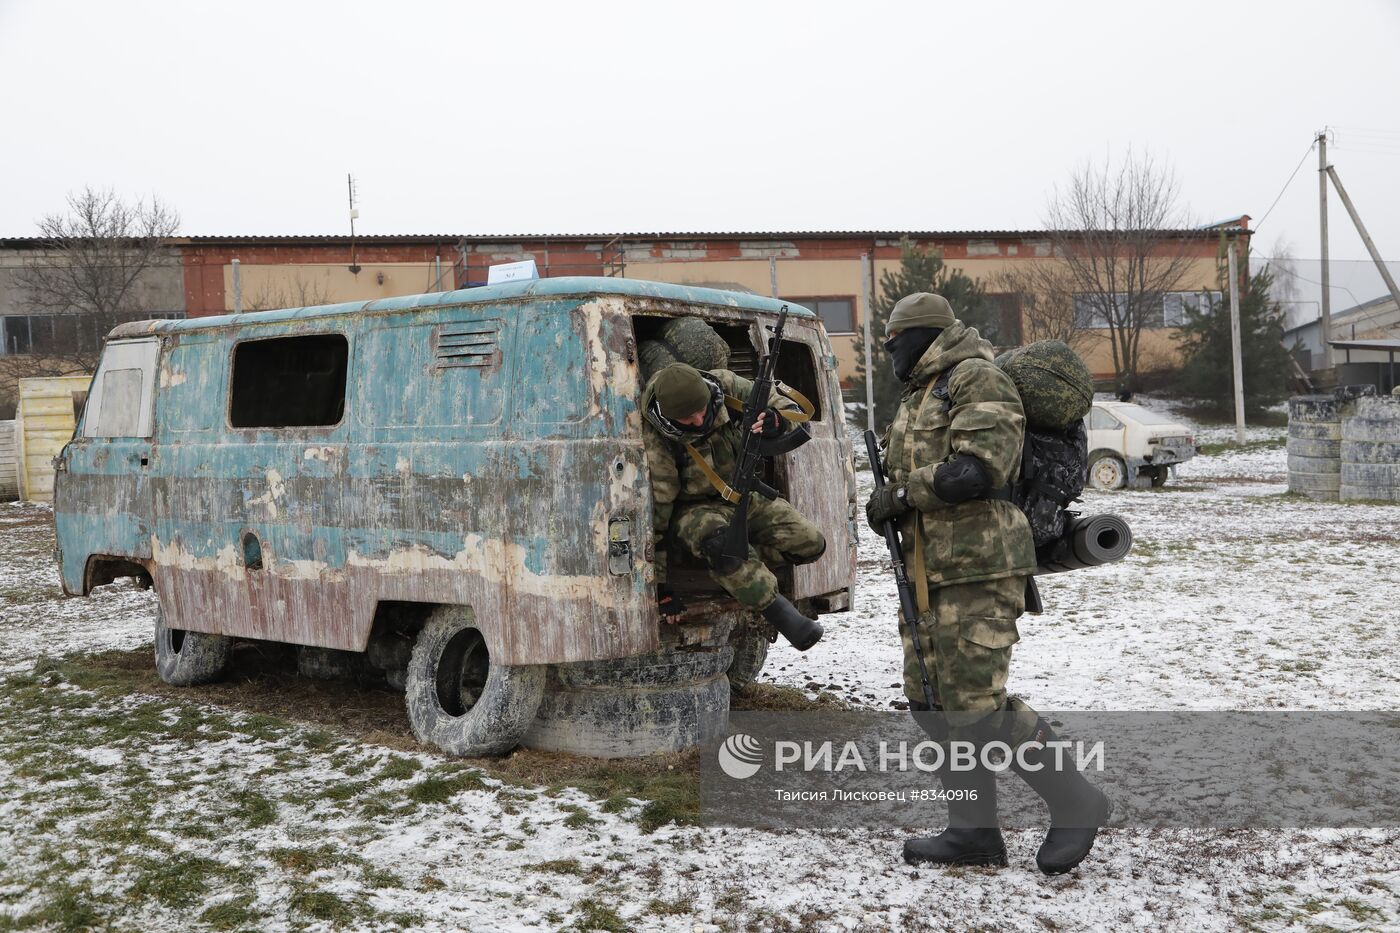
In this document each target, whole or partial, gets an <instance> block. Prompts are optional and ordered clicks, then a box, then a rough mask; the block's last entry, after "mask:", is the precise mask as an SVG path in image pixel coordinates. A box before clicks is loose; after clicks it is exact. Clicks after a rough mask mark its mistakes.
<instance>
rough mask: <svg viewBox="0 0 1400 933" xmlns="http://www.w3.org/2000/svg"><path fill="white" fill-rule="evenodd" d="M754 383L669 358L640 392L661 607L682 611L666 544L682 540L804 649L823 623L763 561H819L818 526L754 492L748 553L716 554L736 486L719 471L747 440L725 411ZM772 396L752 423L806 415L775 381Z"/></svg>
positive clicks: (730, 465)
mask: <svg viewBox="0 0 1400 933" xmlns="http://www.w3.org/2000/svg"><path fill="white" fill-rule="evenodd" d="M752 389H753V383H752V382H750V381H749V380H747V379H744V378H743V377H741V376H737V375H735V374H734V373H732V372H729V371H728V370H725V369H719V370H715V371H714V372H701V371H700V370H698V369H696V368H694V367H693V366H688V365H686V364H685V363H673V364H671V365H670V366H667V367H665V368H664V369H662V370H660V371H659V372H657V373H656V375H654V376H652V377H651V379H650V380H649V381H648V382H647V385H646V389H645V390H644V391H643V392H642V411H643V413H644V414H645V416H646V427H645V430H644V431H643V437H644V440H645V442H646V452H647V466H648V467H649V468H650V470H651V489H652V510H653V516H654V527H653V543H654V547H655V553H656V582H657V594H658V598H659V600H660V603H661V614H662V616H663V617H668V618H671V619H674V618H676V617H677V616H679V615H680V614H681V613H682V612H683V611H684V605H683V603H682V601H681V599H680V597H679V596H678V595H677V594H676V593H675V592H674V591H673V590H672V589H671V587H670V586H668V585H667V583H666V565H667V550H668V548H684V549H685V550H686V551H688V552H690V553H691V554H693V555H695V556H696V557H698V558H700V559H701V560H703V561H705V563H706V565H707V566H708V567H709V570H710V577H711V578H712V579H713V580H714V581H715V582H716V583H718V584H719V585H720V586H722V587H724V589H725V591H726V592H728V593H729V594H730V595H731V596H733V597H734V598H735V599H737V600H738V601H739V603H740V604H741V605H743V606H745V607H747V608H749V609H754V610H757V611H758V612H759V613H761V614H762V615H763V617H764V618H765V619H767V620H768V621H769V622H770V623H772V624H773V627H774V628H776V629H777V630H778V631H779V632H781V633H782V634H783V636H784V637H785V638H787V640H788V641H790V642H792V645H793V647H795V648H797V650H799V651H806V650H807V649H808V648H810V647H812V646H813V645H815V644H816V643H817V641H818V639H820V638H821V637H822V627H821V626H820V625H818V624H817V623H816V622H815V621H813V620H811V619H808V618H807V617H805V616H803V615H802V614H801V613H800V612H798V611H797V607H795V606H794V605H793V604H792V603H791V602H790V601H789V600H788V599H787V598H786V597H784V596H783V595H782V594H781V593H779V592H778V581H777V578H776V577H774V576H773V571H772V570H770V569H769V568H768V565H774V566H776V565H779V564H783V563H790V564H808V563H811V562H812V561H815V560H817V559H818V558H820V557H821V556H822V554H823V553H824V552H825V551H826V538H825V537H823V536H822V533H821V531H820V530H819V529H818V528H817V527H816V526H815V525H813V524H812V523H811V522H810V521H808V520H807V519H806V518H804V517H803V516H802V515H801V513H799V512H798V511H797V510H796V509H794V508H793V507H792V506H791V505H790V504H789V503H788V502H787V500H785V499H773V500H772V501H769V500H767V499H764V498H763V497H762V496H760V495H758V494H757V493H755V494H754V495H753V498H752V500H751V501H750V504H749V536H750V538H749V540H750V545H749V555H748V559H747V560H737V561H736V560H731V559H728V558H726V557H725V556H724V555H723V554H722V553H721V550H722V546H723V539H724V532H725V529H726V528H728V527H729V521H730V518H731V517H732V516H733V514H734V507H733V505H731V504H730V502H731V501H733V499H732V498H731V497H733V496H734V495H735V494H734V492H733V490H731V489H730V488H729V486H728V484H727V483H726V482H725V481H724V479H723V477H725V476H730V475H732V474H733V470H734V463H735V461H736V460H737V459H738V456H739V453H740V452H741V451H742V449H743V445H744V440H743V438H742V437H741V436H740V425H739V422H738V421H737V420H735V419H734V418H731V417H730V414H729V412H730V410H731V409H733V410H737V411H742V410H743V406H744V403H745V402H746V401H747V400H748V397H749V393H750V392H751V391H752ZM768 405H769V407H768V409H767V410H766V411H764V413H763V418H762V419H760V420H759V421H758V423H756V424H755V425H754V426H753V431H754V432H755V433H761V434H763V436H764V437H768V438H776V437H779V436H781V435H782V434H784V433H785V432H786V431H787V430H789V427H790V424H791V422H793V421H797V420H804V416H803V414H802V412H801V410H800V409H799V407H798V406H797V404H796V403H794V402H793V401H792V400H791V399H789V398H787V396H785V395H783V394H782V393H781V392H779V391H777V390H776V389H775V390H774V392H773V394H772V396H771V397H770V398H769V399H768Z"/></svg>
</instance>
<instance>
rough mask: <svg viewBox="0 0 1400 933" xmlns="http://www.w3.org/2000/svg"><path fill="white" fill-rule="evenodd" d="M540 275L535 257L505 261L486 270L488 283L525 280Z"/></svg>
mask: <svg viewBox="0 0 1400 933" xmlns="http://www.w3.org/2000/svg"><path fill="white" fill-rule="evenodd" d="M539 277H540V271H539V269H537V268H535V261H534V260H533V259H526V260H524V261H522V262H503V263H501V264H500V265H497V266H491V267H490V268H489V269H487V270H486V284H487V285H500V284H501V283H502V282H523V281H526V280H528V279H537V278H539Z"/></svg>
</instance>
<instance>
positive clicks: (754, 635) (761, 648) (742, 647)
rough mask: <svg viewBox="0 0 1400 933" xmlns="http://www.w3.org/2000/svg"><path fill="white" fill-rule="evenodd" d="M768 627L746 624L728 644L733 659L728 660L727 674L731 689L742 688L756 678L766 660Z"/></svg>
mask: <svg viewBox="0 0 1400 933" xmlns="http://www.w3.org/2000/svg"><path fill="white" fill-rule="evenodd" d="M768 630H769V627H768V626H767V625H764V626H762V627H758V626H753V625H748V626H745V627H744V628H743V629H742V630H741V631H740V632H738V633H737V634H736V635H735V636H734V638H733V639H731V640H730V642H729V643H730V645H732V646H733V647H734V660H733V661H732V662H730V665H729V670H728V672H727V673H728V675H729V686H730V689H732V690H736V691H738V690H743V689H744V688H745V687H747V686H748V685H749V684H751V683H753V682H754V681H755V680H757V679H758V675H759V673H760V672H761V671H762V670H763V664H764V662H766V661H767V660H768V645H769V641H768Z"/></svg>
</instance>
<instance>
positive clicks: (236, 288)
mask: <svg viewBox="0 0 1400 933" xmlns="http://www.w3.org/2000/svg"><path fill="white" fill-rule="evenodd" d="M233 313H234V314H242V313H243V268H242V264H241V263H240V262H239V261H238V260H237V259H235V260H234V261H233Z"/></svg>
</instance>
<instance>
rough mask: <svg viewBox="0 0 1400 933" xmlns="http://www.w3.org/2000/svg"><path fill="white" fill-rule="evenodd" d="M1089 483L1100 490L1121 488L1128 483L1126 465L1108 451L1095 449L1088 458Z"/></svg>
mask: <svg viewBox="0 0 1400 933" xmlns="http://www.w3.org/2000/svg"><path fill="white" fill-rule="evenodd" d="M1089 485H1090V486H1092V487H1094V488H1095V489H1100V490H1113V489H1122V488H1123V487H1124V486H1126V485H1128V465H1127V464H1125V463H1124V462H1123V460H1122V458H1120V457H1118V456H1117V455H1115V454H1111V453H1109V452H1108V451H1105V450H1099V451H1095V452H1094V455H1093V456H1091V457H1090V458H1089Z"/></svg>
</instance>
